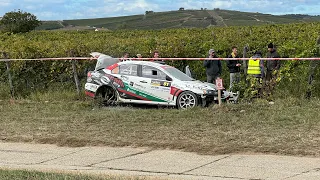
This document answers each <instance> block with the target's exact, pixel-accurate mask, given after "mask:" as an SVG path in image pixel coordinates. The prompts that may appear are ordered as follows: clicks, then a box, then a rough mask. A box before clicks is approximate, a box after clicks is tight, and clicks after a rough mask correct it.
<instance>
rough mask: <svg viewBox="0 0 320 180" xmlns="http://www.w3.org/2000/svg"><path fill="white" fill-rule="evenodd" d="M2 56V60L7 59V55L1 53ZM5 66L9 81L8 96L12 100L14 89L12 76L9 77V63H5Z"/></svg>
mask: <svg viewBox="0 0 320 180" xmlns="http://www.w3.org/2000/svg"><path fill="white" fill-rule="evenodd" d="M2 55H3V57H4V59H8V58H9V57H8V54H7V53H6V52H2ZM6 66H7V74H8V81H9V87H10V95H11V98H14V94H15V93H14V87H13V81H12V76H11V66H10V61H6Z"/></svg>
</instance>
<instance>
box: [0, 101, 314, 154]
mask: <svg viewBox="0 0 320 180" xmlns="http://www.w3.org/2000/svg"><path fill="white" fill-rule="evenodd" d="M319 110H320V101H319V100H318V99H313V100H310V101H306V100H301V99H290V98H289V99H283V100H278V101H275V104H273V105H270V104H269V103H268V102H266V101H257V102H254V103H252V104H245V103H244V104H226V105H223V106H222V107H218V106H213V107H210V108H195V109H192V110H185V111H182V110H176V109H167V108H163V109H162V108H161V109H158V108H147V109H142V108H129V107H113V108H100V109H93V108H92V106H91V104H90V102H89V101H83V100H78V101H67V100H66V101H63V100H62V101H49V102H48V101H41V100H39V101H26V100H19V101H0V119H1V120H0V140H2V141H15V142H18V141H19V142H36V143H50V144H58V145H60V146H74V147H75V146H89V145H106V146H133V147H153V148H160V149H163V148H169V149H177V150H184V151H190V152H198V153H201V154H230V153H267V154H282V155H297V156H298V155H303V156H306V155H308V156H318V157H319V156H320V151H319V148H320V118H319Z"/></svg>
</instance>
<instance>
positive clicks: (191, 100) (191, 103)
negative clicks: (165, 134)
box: [177, 91, 199, 109]
mask: <svg viewBox="0 0 320 180" xmlns="http://www.w3.org/2000/svg"><path fill="white" fill-rule="evenodd" d="M198 103H199V101H198V97H197V95H196V94H195V93H193V92H191V91H184V92H182V93H181V94H179V96H178V98H177V107H178V109H190V108H194V107H196V106H198Z"/></svg>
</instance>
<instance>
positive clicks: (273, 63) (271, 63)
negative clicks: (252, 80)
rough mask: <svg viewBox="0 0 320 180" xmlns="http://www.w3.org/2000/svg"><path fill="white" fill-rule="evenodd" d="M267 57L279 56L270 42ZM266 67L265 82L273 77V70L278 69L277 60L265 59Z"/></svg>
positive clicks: (278, 62)
mask: <svg viewBox="0 0 320 180" xmlns="http://www.w3.org/2000/svg"><path fill="white" fill-rule="evenodd" d="M267 58H280V55H279V53H278V52H277V50H276V49H275V47H274V45H273V44H272V43H269V44H268V53H267ZM266 64H267V69H266V82H269V81H270V80H272V79H274V78H275V71H276V70H279V69H280V61H279V60H267V62H266Z"/></svg>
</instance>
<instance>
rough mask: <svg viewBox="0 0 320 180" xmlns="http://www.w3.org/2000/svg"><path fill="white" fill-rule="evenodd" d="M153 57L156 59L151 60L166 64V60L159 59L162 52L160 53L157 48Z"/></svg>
mask: <svg viewBox="0 0 320 180" xmlns="http://www.w3.org/2000/svg"><path fill="white" fill-rule="evenodd" d="M153 58H154V59H155V60H151V61H153V62H156V63H160V64H165V62H164V60H162V59H159V58H160V53H159V51H157V50H155V51H154V52H153Z"/></svg>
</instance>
